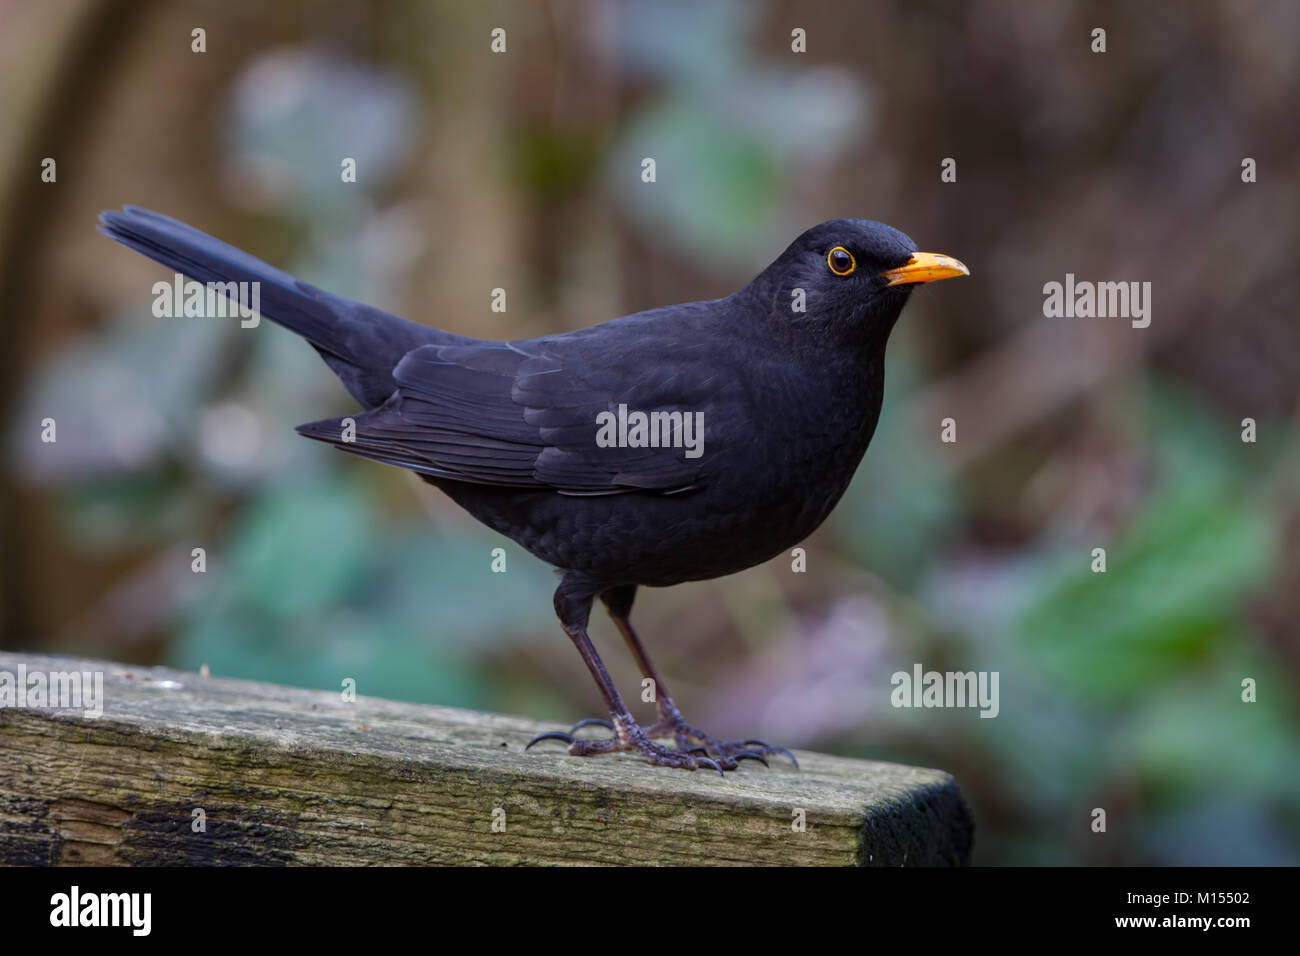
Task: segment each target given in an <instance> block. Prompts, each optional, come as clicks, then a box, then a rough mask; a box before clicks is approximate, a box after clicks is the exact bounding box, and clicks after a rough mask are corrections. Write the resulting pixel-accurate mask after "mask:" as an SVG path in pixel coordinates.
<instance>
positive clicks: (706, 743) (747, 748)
mask: <svg viewBox="0 0 1300 956" xmlns="http://www.w3.org/2000/svg"><path fill="white" fill-rule="evenodd" d="M650 732H651V733H652V734H654V735H656V736H657V735H660V734H662V735H663V736H669V735H670V734H671V735H672V736H674V737H675V738H676V739H677V749H678V750H679V751H680V752H682V753H689V754H705V755H713V756H715V757H718V758H721V760H722V761H723V766H724V767H726V768H727V769H728V770H734V769H735V767H736V761H739V760H757V761H759V762H760V763H761V764H762V765H763V766H764V767H769V766H771V764H769V763H768V762H767V759H766V758H767V757H768V756H771V755H773V754H780V755H781V756H783V757H788V758H789V760H790V762H791V763H792V764H794V766H795V769H796V770H797V769H798V768H799V761H798V760H796V759H795V756H794V754H792V753H791V752H790V751H788V750H786V749H785V748H784V747H773V746H772V745H771V744H769V743H767V742H765V741H762V740H733V741H730V742H728V743H724V742H723V741H721V740H715V739H714V738H712V737H710V736H709V735H708V734H706V733H703V732H702V731H699V730H696V729H695V728H694V727H692V726H691V725H690V724H687V723H685V722H683V721H681V720H671V719H670V720H669V721H666V722H661V723H659V724H656V725H655V726H654V727H653V728H651V731H650ZM690 738H694V739H696V740H698V741H699V742H700V743H699V745H698V746H694V747H692V746H689V743H690ZM751 748H756V749H751Z"/></svg>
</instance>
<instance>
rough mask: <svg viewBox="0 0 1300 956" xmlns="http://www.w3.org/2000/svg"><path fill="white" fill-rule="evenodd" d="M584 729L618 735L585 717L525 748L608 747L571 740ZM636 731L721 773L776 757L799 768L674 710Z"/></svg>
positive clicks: (602, 721)
mask: <svg viewBox="0 0 1300 956" xmlns="http://www.w3.org/2000/svg"><path fill="white" fill-rule="evenodd" d="M583 727H604V728H605V729H606V730H610V731H614V733H615V736H614V738H611V739H612V740H617V739H618V737H617V733H618V732H617V731H616V730H615V727H614V722H613V721H611V720H607V719H606V718H604V717H588V718H587V719H586V720H580V721H578V722H577V723H576V724H574V725H573V726H572V727H570V728H569V732H568V733H567V734H565V733H558V732H557V733H550V734H541V735H539V736H537V737H534V738H533V740H532V741H531V742H530V743H529V744H528V746H529V747H531V746H532V745H533V744H535V743H537V741H539V740H563V741H566V742H568V743H569V744H570V749H569V752H570V753H574V750H573V745H574V743H575V742H576V743H581V744H584V745H586V744H593V745H594V744H600V745H608V744H609V742H610V741H607V740H593V741H588V740H580V739H579V738H577V737H574V736H573V735H574V734H576V733H577V732H578V731H579V730H581V729H582V728H583ZM637 730H638V731H640V732H641V733H642V734H643V735H644V736H645V737H646V738H648V739H650V740H651V741H652V743H651V746H657V745H655V744H653V740H655V739H663V738H667V737H671V738H673V740H674V741H675V742H676V744H677V749H676V750H670V751H668V753H673V754H681V755H685V756H689V757H694V758H696V759H697V760H698V759H700V758H701V757H705V758H708V759H709V760H710V762H711V763H716V764H717V765H718V766H719V767H720V768H721V769H723V770H735V769H736V767H737V766H739V764H740V761H742V760H757V761H758V762H759V763H761V764H762V765H763V766H765V767H766V766H768V762H767V758H768V757H771V756H778V755H779V756H782V757H787V758H789V760H790V762H791V763H792V764H794V765H795V768H796V769H797V768H798V767H799V761H798V760H796V759H795V756H794V754H792V753H791V752H790V751H788V750H786V749H785V748H784V747H773V746H772V745H771V744H768V743H765V742H764V741H762V740H732V741H722V740H717V739H715V738H713V737H711V736H709V735H708V734H706V733H704V732H703V731H701V730H697V729H696V728H694V727H692V726H691V725H690V724H688V723H687V722H686V721H685V720H683V719H682V715H681V714H680V713H679V712H678V710H677V708H676V707H668V708H664V709H662V710H661V712H660V718H659V720H658V721H657V722H656V723H655V724H654V725H653V726H652V727H648V728H646V729H645V730H644V731H641V730H640V728H637ZM524 749H525V750H526V749H528V748H527V747H525V748H524ZM606 749H621V750H626V749H632V748H630V747H608V746H606ZM637 749H639V748H637ZM661 749H662V748H661ZM584 752H585V753H604V752H605V749H602V750H586V751H584ZM643 752H644V751H643ZM652 762H656V761H652ZM668 766H676V764H669V765H668Z"/></svg>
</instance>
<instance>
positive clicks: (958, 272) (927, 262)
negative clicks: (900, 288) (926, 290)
mask: <svg viewBox="0 0 1300 956" xmlns="http://www.w3.org/2000/svg"><path fill="white" fill-rule="evenodd" d="M881 275H882V276H884V277H885V278H886V279H888V280H889V281H888V282H886V283H885V285H886V286H891V285H908V284H910V283H913V282H934V281H936V280H937V279H953V278H956V277H957V276H968V275H970V270H969V269H967V268H966V266H965V264H964V263H961V262H958V261H957V260H956V259H954V258H953V257H952V256H943V255H939V253H937V252H914V253H912V258H910V259H908V260H907V261H906V262H904V263H903V264H902V265H901V266H899V267H898V268H897V269H890V270H888V271H887V272H882V273H881Z"/></svg>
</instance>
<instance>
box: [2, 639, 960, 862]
mask: <svg viewBox="0 0 1300 956" xmlns="http://www.w3.org/2000/svg"><path fill="white" fill-rule="evenodd" d="M19 664H25V665H26V667H27V669H28V670H29V671H31V670H37V669H39V670H44V671H47V672H51V671H70V670H83V671H85V670H89V671H102V672H103V675H104V677H103V680H104V712H103V715H102V716H101V717H98V718H94V717H89V716H86V715H84V714H82V713H81V712H78V711H69V710H52V709H31V708H29V709H17V708H0V862H3V863H18V864H22V863H32V864H167V863H185V864H238V863H257V864H325V865H331V864H474V863H484V864H512V863H526V864H527V863H537V864H544V863H552V864H575V863H576V864H619V863H624V864H627V863H631V864H794V865H809V864H812V865H851V864H863V865H899V864H910V865H915V864H956V863H965V862H969V856H970V848H971V834H972V825H971V819H970V814H969V812H968V810H967V808H966V806H965V804H964V802H963V801H962V798H961V796H960V794H959V793H958V791H957V786H956V784H955V782H954V781H953V779H952V778H951V777H949V776H948V775H947V774H945V773H942V772H940V771H937V770H923V769H918V768H914V767H905V766H900V765H897V764H889V763H877V762H872V761H863V760H848V759H843V758H839V757H829V756H825V755H822V754H815V753H804V752H800V753H799V754H798V756H799V762H800V765H801V767H802V770H795V769H793V768H792V767H790V766H789V765H788V764H785V763H783V762H781V761H780V760H775V761H773V764H772V767H771V769H765V768H764V767H763V766H762V765H761V764H757V763H752V762H746V763H743V764H742V765H741V769H740V770H738V771H736V772H733V773H728V774H727V776H726V778H725V779H723V778H722V777H720V776H718V775H717V774H714V773H707V772H695V773H691V772H685V771H677V770H667V769H661V768H654V767H650V766H648V765H646V764H645V763H643V762H641V761H640V760H639V759H638V758H636V757H635V756H631V755H622V754H619V755H605V756H602V757H595V758H585V759H580V758H575V757H569V756H568V755H567V754H566V753H564V751H563V749H562V747H561V745H558V744H557V745H555V749H549V748H535V749H534V750H532V751H530V752H528V753H524V752H523V745H524V744H525V743H526V742H527V741H528V740H529V738H530V737H532V735H533V734H535V733H537V732H538V731H540V730H545V729H554V728H553V727H546V726H543V725H541V724H538V723H536V722H535V721H529V720H524V719H521V718H517V717H503V716H498V715H495V714H480V713H474V712H472V711H465V710H457V709H453V708H448V707H430V706H425V705H418V704H405V703H397V702H394V701H388V700H379V699H375V698H367V697H359V698H357V699H356V701H354V702H351V703H348V702H344V701H343V700H342V697H341V695H340V694H339V693H336V692H327V691H309V690H299V689H295V688H289V687H280V686H276V685H272V684H259V683H253V682H250V681H242V680H225V679H220V678H215V677H212V678H210V677H202V676H200V675H197V674H191V673H185V672H182V671H176V670H171V669H167V668H136V667H130V666H126V665H121V664H113V663H108V662H101V661H87V660H80V659H74V658H65V657H49V656H37V655H19V654H0V672H2V671H8V672H10V673H11V674H17V671H18V665H19ZM196 808H202V810H203V812H204V814H205V816H206V832H199V833H195V832H193V827H192V825H191V822H192V820H193V818H194V817H193V811H194V810H195V809H196ZM498 808H499V809H500V810H503V811H504V813H505V831H504V832H494V831H493V814H494V810H498ZM799 809H802V810H803V811H804V813H805V814H806V821H807V826H806V829H805V830H804V831H803V832H797V831H796V830H795V829H794V827H793V826H792V820H793V817H794V814H795V812H796V811H797V810H799ZM498 816H499V813H498Z"/></svg>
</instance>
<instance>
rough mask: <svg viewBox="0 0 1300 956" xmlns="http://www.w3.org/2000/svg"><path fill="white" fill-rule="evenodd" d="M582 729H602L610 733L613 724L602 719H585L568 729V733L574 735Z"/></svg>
mask: <svg viewBox="0 0 1300 956" xmlns="http://www.w3.org/2000/svg"><path fill="white" fill-rule="evenodd" d="M583 727H604V728H605V729H606V730H610V731H612V730H613V729H614V722H613V721H612V720H607V719H605V718H604V717H587V718H584V719H583V720H580V721H578V722H577V723H576V724H574V725H573V726H572V727H570V728H569V733H571V734H576V733H577V732H578V731H579V730H581V729H582V728H583Z"/></svg>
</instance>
